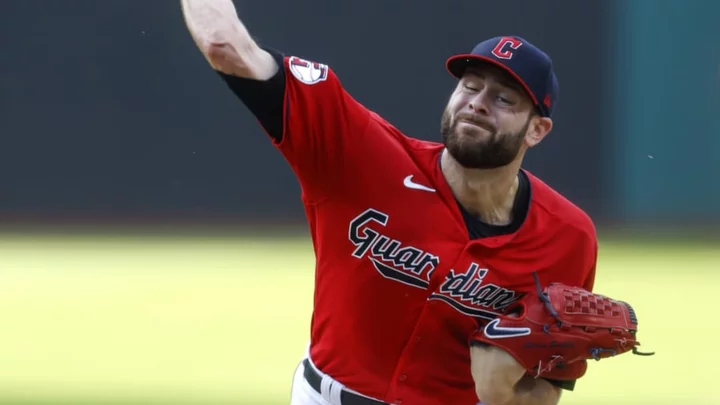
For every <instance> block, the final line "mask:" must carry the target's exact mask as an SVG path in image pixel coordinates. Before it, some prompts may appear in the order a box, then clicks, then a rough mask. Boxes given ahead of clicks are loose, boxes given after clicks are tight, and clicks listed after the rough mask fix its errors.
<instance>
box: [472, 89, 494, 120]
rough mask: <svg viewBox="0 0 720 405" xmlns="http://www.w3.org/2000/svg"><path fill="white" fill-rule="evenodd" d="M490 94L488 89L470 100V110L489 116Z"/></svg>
mask: <svg viewBox="0 0 720 405" xmlns="http://www.w3.org/2000/svg"><path fill="white" fill-rule="evenodd" d="M487 98H488V94H487V89H483V90H481V91H479V92H477V94H475V97H473V98H472V99H471V100H470V109H471V110H473V111H474V112H476V113H478V114H483V115H487V114H488V113H489V112H490V111H489V109H488V104H487V103H488V100H487Z"/></svg>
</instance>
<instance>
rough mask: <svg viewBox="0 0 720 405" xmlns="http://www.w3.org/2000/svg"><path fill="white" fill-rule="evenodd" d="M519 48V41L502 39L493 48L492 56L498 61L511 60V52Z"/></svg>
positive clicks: (507, 38) (510, 38)
mask: <svg viewBox="0 0 720 405" xmlns="http://www.w3.org/2000/svg"><path fill="white" fill-rule="evenodd" d="M521 46H522V42H521V41H519V40H517V39H515V38H513V37H503V38H501V39H500V41H498V43H497V45H495V48H493V50H492V54H493V55H494V56H495V57H496V58H499V59H512V57H513V55H514V54H515V53H514V52H513V51H516V50H517V49H518V48H520V47H521Z"/></svg>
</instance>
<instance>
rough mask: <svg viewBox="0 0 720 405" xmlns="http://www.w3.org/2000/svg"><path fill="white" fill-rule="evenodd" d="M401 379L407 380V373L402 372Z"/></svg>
mask: <svg viewBox="0 0 720 405" xmlns="http://www.w3.org/2000/svg"><path fill="white" fill-rule="evenodd" d="M398 379H399V380H400V381H405V380H407V374H400V377H399V378H398Z"/></svg>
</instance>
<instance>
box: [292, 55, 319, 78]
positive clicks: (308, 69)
mask: <svg viewBox="0 0 720 405" xmlns="http://www.w3.org/2000/svg"><path fill="white" fill-rule="evenodd" d="M288 68H289V69H290V72H291V73H292V74H293V76H295V77H296V78H297V79H298V80H300V81H301V82H303V83H305V84H315V83H319V82H321V81H323V80H325V79H327V77H328V66H327V65H324V64H322V63H317V62H310V61H307V60H305V59H301V58H298V57H297V56H293V57H291V58H290V59H289V60H288Z"/></svg>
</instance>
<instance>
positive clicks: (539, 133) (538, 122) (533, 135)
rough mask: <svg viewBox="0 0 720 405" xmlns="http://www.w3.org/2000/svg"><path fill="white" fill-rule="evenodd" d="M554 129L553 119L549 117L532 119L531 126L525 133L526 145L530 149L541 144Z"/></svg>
mask: <svg viewBox="0 0 720 405" xmlns="http://www.w3.org/2000/svg"><path fill="white" fill-rule="evenodd" d="M552 127H553V122H552V119H550V118H548V117H541V116H534V117H532V118H531V119H530V125H528V130H527V132H526V133H525V143H526V144H527V146H528V147H529V148H532V147H533V146H535V145H537V144H539V143H540V142H542V140H543V139H545V136H546V135H547V134H548V133H550V131H551V130H552Z"/></svg>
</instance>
